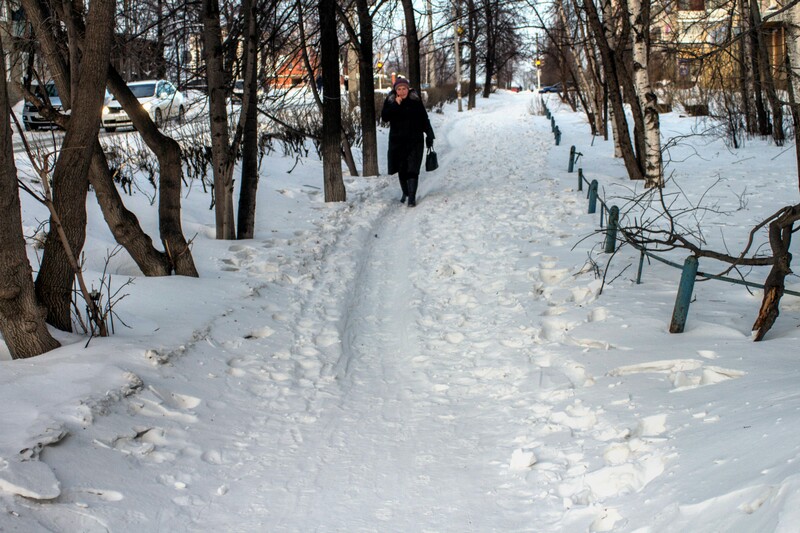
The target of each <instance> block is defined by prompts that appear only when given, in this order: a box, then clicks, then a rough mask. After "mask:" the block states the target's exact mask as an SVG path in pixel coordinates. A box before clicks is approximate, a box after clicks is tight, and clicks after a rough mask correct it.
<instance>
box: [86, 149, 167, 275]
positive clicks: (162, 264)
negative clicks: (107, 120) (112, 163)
mask: <svg viewBox="0 0 800 533" xmlns="http://www.w3.org/2000/svg"><path fill="white" fill-rule="evenodd" d="M89 182H90V183H91V184H92V188H93V189H94V195H95V198H96V199H97V204H98V205H99V206H100V210H101V211H102V213H103V218H104V219H105V221H106V224H108V228H109V229H110V230H111V233H112V234H113V235H114V240H116V241H117V243H118V244H119V245H120V246H122V247H123V248H124V249H125V251H127V252H128V254H129V255H130V256H131V258H132V259H133V261H134V262H135V263H136V266H138V267H139V270H141V271H142V274H144V275H145V276H168V275H169V274H170V272H171V271H172V268H173V267H172V265H171V264H170V261H169V258H168V257H167V255H166V254H165V253H163V252H161V251H159V250H156V248H155V247H154V246H153V240H152V239H151V238H150V236H149V235H147V233H145V232H144V230H142V227H141V226H140V225H139V220H138V219H137V218H136V215H135V214H133V213H132V212H131V211H130V210H128V209H127V208H126V207H125V204H124V203H123V201H122V197H121V196H120V194H119V191H118V190H117V187H116V184H115V183H114V177H113V176H112V175H111V172H110V171H109V169H108V162H107V161H106V156H105V154H104V153H103V148H102V146H100V141H99V140H95V142H94V154H93V155H92V163H91V167H90V168H89Z"/></svg>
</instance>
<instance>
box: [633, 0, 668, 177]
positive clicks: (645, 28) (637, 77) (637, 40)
mask: <svg viewBox="0 0 800 533" xmlns="http://www.w3.org/2000/svg"><path fill="white" fill-rule="evenodd" d="M628 5H629V7H630V20H631V29H632V32H631V35H632V37H633V78H634V83H635V87H636V97H637V98H638V99H639V104H640V107H641V109H642V115H643V119H644V144H645V153H644V160H645V165H644V168H645V187H647V188H649V187H662V186H663V185H664V171H663V163H662V160H661V128H660V127H659V116H658V108H657V107H656V104H657V102H658V98H657V97H656V94H655V92H653V89H652V86H651V85H650V76H649V75H648V73H647V59H648V50H647V36H648V34H649V32H650V4H649V2H648V1H647V0H644V1H643V0H629V2H628Z"/></svg>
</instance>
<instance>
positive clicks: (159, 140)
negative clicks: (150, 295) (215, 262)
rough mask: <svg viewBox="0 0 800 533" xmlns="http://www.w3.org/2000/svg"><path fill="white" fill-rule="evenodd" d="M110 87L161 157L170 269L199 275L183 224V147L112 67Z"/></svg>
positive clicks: (161, 210) (161, 213) (162, 220)
mask: <svg viewBox="0 0 800 533" xmlns="http://www.w3.org/2000/svg"><path fill="white" fill-rule="evenodd" d="M108 86H109V89H110V90H111V92H112V93H113V94H114V97H115V98H116V99H117V101H118V102H119V103H120V104H121V105H122V107H123V109H125V112H126V113H127V114H128V116H129V117H130V119H131V122H133V127H134V128H136V130H137V131H138V132H139V135H141V136H142V139H143V140H144V142H145V144H147V147H148V148H150V149H151V150H152V151H153V153H154V154H155V155H156V158H158V165H159V169H160V171H161V173H160V176H159V187H158V221H159V231H160V236H161V242H162V244H163V245H164V250H165V252H166V254H167V257H168V258H169V263H170V265H171V269H172V270H174V272H175V273H176V274H178V275H179V276H190V277H194V278H196V277H198V275H199V274H198V273H197V268H196V267H195V264H194V259H193V258H192V251H191V249H190V248H189V244H188V243H187V242H186V238H185V237H184V235H183V227H182V224H181V186H182V183H183V181H182V180H183V168H182V167H181V147H180V146H179V145H178V143H177V142H176V141H175V140H174V139H171V138H170V137H167V136H166V135H164V134H163V133H161V131H160V130H159V129H158V128H157V127H156V125H155V124H153V121H152V119H151V118H150V115H149V114H148V113H147V112H146V111H145V110H144V109H143V108H142V106H141V105H140V104H139V101H138V100H137V99H136V97H135V96H134V95H133V93H132V92H131V90H130V89H129V88H128V86H127V85H126V84H125V82H124V81H123V79H122V77H121V76H120V75H119V73H118V72H117V71H116V70H114V69H113V68H109V71H108Z"/></svg>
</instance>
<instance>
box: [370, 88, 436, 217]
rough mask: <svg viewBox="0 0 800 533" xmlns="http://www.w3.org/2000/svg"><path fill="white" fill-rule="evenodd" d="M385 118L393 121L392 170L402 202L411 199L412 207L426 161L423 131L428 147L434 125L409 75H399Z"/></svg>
mask: <svg viewBox="0 0 800 533" xmlns="http://www.w3.org/2000/svg"><path fill="white" fill-rule="evenodd" d="M381 118H382V119H383V121H384V122H388V123H389V174H394V173H395V172H397V174H398V176H399V178H400V188H401V189H402V190H403V197H402V198H401V199H400V201H401V202H405V201H406V198H407V199H408V207H414V206H415V205H417V184H418V183H419V168H420V165H422V156H423V155H424V153H425V148H424V147H423V144H422V141H423V134H424V135H425V144H426V145H427V146H428V148H430V147H432V146H433V139H434V135H433V128H431V122H430V120H428V112H427V111H425V106H424V105H423V104H422V99H421V98H420V96H419V94H417V92H416V91H415V90H413V89H412V88H411V87H410V86H409V85H408V80H407V79H405V78H397V81H395V82H394V87H393V90H392V92H391V93H390V94H389V96H388V97H387V98H386V101H385V102H384V103H383V111H381Z"/></svg>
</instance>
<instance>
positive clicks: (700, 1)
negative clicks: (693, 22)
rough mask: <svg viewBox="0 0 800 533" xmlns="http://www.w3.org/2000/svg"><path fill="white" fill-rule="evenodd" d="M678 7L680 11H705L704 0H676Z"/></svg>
mask: <svg viewBox="0 0 800 533" xmlns="http://www.w3.org/2000/svg"><path fill="white" fill-rule="evenodd" d="M678 9H680V10H681V11H705V10H706V2H705V0H678Z"/></svg>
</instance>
